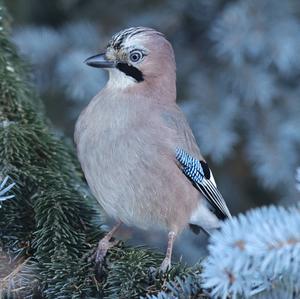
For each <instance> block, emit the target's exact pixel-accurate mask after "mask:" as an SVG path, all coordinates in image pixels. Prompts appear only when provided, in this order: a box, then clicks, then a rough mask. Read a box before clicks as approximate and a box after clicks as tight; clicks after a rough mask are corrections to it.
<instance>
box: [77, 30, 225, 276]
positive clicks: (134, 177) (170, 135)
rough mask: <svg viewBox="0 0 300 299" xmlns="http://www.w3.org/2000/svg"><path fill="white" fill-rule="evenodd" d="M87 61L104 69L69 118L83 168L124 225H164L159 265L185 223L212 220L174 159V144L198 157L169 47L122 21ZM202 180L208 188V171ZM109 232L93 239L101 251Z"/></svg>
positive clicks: (209, 224) (212, 224) (208, 225)
mask: <svg viewBox="0 0 300 299" xmlns="http://www.w3.org/2000/svg"><path fill="white" fill-rule="evenodd" d="M87 64H89V65H91V66H95V67H104V68H107V69H108V71H109V81H108V83H107V85H106V86H105V87H104V88H103V89H102V90H101V91H100V92H99V93H98V94H97V95H96V96H95V97H94V98H93V99H92V101H91V102H90V103H89V105H88V106H87V108H86V109H85V110H84V111H83V112H82V113H81V115H80V117H79V119H78V121H77V124H76V129H75V141H76V144H77V152H78V157H79V160H80V163H81V166H82V169H83V171H84V174H85V176H86V179H87V182H88V184H89V186H90V188H91V190H92V192H93V194H94V196H95V197H96V198H97V200H98V201H99V203H100V204H101V205H102V206H103V208H104V210H105V211H106V212H107V213H108V214H109V215H110V216H112V217H113V218H115V219H116V220H118V221H121V222H124V223H126V224H128V225H134V226H137V227H140V228H143V229H147V230H154V229H160V230H165V231H167V232H169V243H168V244H169V245H168V251H167V255H166V258H165V260H164V262H163V264H162V267H161V268H162V269H163V270H166V269H167V268H168V267H169V266H170V262H171V252H172V244H173V240H174V238H175V236H176V235H178V234H179V233H180V232H181V231H182V230H183V229H184V228H185V227H187V226H188V224H193V225H196V226H199V227H202V228H203V229H205V230H206V231H209V230H210V229H213V228H216V227H218V226H219V219H218V217H217V216H216V215H215V213H213V212H212V211H211V210H212V209H211V202H210V201H209V200H207V199H209V196H203V194H204V195H205V193H203V194H202V192H201V190H202V189H201V188H200V187H201V186H198V187H199V188H197V185H195V184H194V185H193V184H192V183H191V181H190V179H189V178H191V177H189V178H188V176H187V175H185V174H184V173H183V168H182V167H181V166H182V165H180V163H179V162H178V160H177V159H176V149H177V148H180V149H182V150H184V151H185V152H187V153H189V155H191V156H192V157H193V158H196V159H198V160H199V161H200V160H201V161H204V160H203V157H202V156H201V154H200V151H199V148H198V146H197V144H196V142H195V138H194V136H193V134H192V131H191V129H190V127H189V125H188V123H187V121H186V119H185V117H184V115H183V113H182V112H181V110H180V109H179V108H178V106H177V105H176V73H175V59H174V53H173V49H172V46H171V45H170V43H169V42H168V41H167V40H166V39H165V38H164V36H163V35H162V34H161V33H159V32H157V31H155V30H153V29H150V28H144V27H136V28H129V29H126V30H123V31H121V32H120V33H118V34H116V35H115V36H114V37H113V38H112V41H111V42H110V44H109V45H108V48H107V51H106V53H105V55H96V56H93V57H92V58H90V59H88V60H87ZM199 165H200V164H199ZM201 165H202V164H201ZM203 179H204V180H205V177H204V178H203ZM207 181H209V182H210V185H211V186H212V188H214V186H215V183H214V180H213V177H212V175H211V178H210V179H208V178H207ZM211 182H213V184H212V183H211ZM214 191H215V190H213V191H212V193H213V194H214ZM209 192H210V191H209ZM209 194H210V193H209ZM218 200H219V199H218ZM212 201H214V198H212ZM212 203H214V202H212ZM221 203H222V205H223V201H222V200H221ZM224 205H225V203H224ZM216 206H218V202H217V203H216ZM222 207H223V206H221V212H223V214H224V215H225V216H228V217H230V214H229V211H228V210H226V209H227V207H226V206H225V207H226V208H225V207H224V209H223V208H222ZM212 208H213V207H212ZM224 218H225V217H224ZM110 237H111V235H109V237H107V238H106V239H105V240H104V241H101V242H102V243H101V242H100V243H99V248H100V249H101V250H102V251H101V252H102V253H103V248H104V247H105V244H108V241H109V240H108V238H110ZM105 248H106V247H105ZM106 250H107V248H106V249H105V250H104V254H105V252H106Z"/></svg>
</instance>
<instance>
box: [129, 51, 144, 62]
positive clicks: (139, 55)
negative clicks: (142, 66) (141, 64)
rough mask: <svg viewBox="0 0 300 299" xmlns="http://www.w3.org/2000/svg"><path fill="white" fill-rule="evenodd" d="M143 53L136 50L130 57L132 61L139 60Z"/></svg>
mask: <svg viewBox="0 0 300 299" xmlns="http://www.w3.org/2000/svg"><path fill="white" fill-rule="evenodd" d="M143 56H144V55H143V53H142V52H140V51H134V52H132V53H130V56H129V59H130V61H131V62H138V61H140V60H141V59H142V58H143Z"/></svg>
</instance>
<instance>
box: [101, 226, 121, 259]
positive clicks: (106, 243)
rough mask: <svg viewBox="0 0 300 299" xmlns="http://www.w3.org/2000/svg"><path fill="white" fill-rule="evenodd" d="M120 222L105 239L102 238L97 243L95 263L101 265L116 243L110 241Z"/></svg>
mask: <svg viewBox="0 0 300 299" xmlns="http://www.w3.org/2000/svg"><path fill="white" fill-rule="evenodd" d="M121 223H122V222H121V221H119V222H118V223H117V224H116V225H115V226H114V227H113V228H112V229H111V230H110V231H109V232H108V233H107V234H106V236H105V237H103V238H102V239H101V240H100V241H99V243H98V248H97V251H96V258H95V260H96V263H102V262H103V260H104V258H105V256H106V254H107V251H108V250H109V249H110V248H111V247H113V246H114V245H116V243H117V241H113V242H112V241H111V238H112V237H113V235H114V233H115V232H116V231H117V230H118V228H119V227H120V225H121Z"/></svg>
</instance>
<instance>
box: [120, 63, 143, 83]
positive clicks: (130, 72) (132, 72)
mask: <svg viewBox="0 0 300 299" xmlns="http://www.w3.org/2000/svg"><path fill="white" fill-rule="evenodd" d="M117 69H118V70H120V71H121V72H123V73H124V74H125V75H127V76H130V77H132V78H134V79H135V80H136V81H137V82H142V81H144V76H143V73H142V72H141V71H140V70H139V69H137V68H136V67H134V66H132V65H129V64H127V63H118V64H117Z"/></svg>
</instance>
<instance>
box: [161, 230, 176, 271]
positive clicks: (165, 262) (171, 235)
mask: <svg viewBox="0 0 300 299" xmlns="http://www.w3.org/2000/svg"><path fill="white" fill-rule="evenodd" d="M175 237H176V233H175V232H169V234H168V247H167V252H166V257H165V258H164V260H163V262H162V264H161V266H160V268H159V269H160V271H162V272H166V271H167V270H168V269H170V268H171V258H172V250H173V243H174V240H175Z"/></svg>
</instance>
